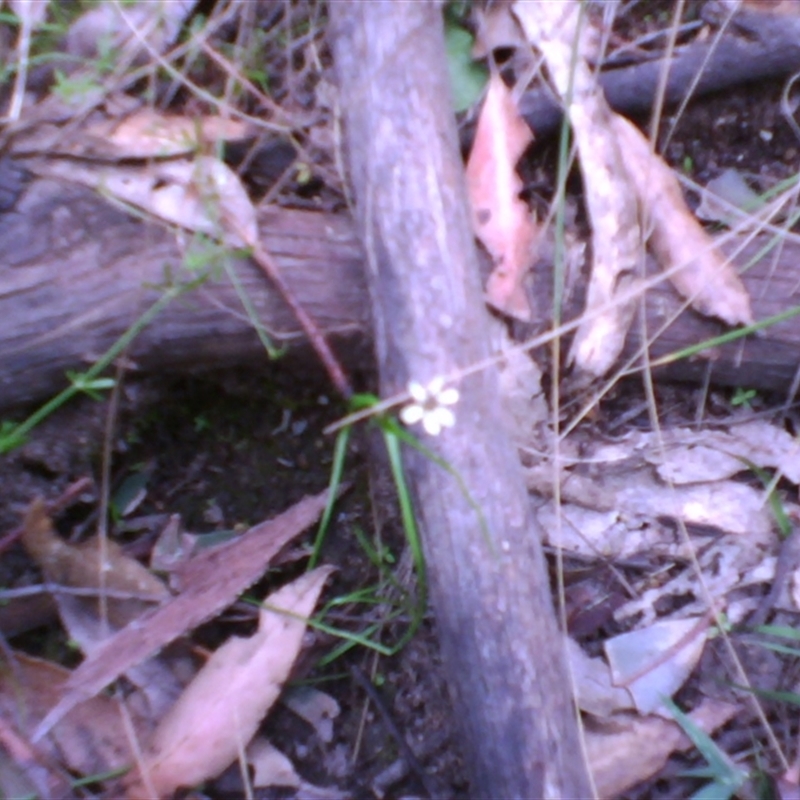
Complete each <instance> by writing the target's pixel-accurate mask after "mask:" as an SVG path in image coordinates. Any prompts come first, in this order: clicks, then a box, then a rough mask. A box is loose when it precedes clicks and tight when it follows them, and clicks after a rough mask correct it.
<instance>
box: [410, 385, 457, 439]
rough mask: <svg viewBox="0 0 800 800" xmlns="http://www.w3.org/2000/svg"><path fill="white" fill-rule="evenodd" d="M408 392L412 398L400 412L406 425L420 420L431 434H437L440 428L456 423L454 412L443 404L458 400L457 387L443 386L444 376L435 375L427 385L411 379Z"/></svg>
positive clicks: (453, 402)
mask: <svg viewBox="0 0 800 800" xmlns="http://www.w3.org/2000/svg"><path fill="white" fill-rule="evenodd" d="M408 393H409V394H410V395H411V397H412V399H413V400H414V402H413V403H410V404H409V405H407V406H405V407H404V408H403V410H402V411H401V412H400V419H401V420H403V422H404V423H405V424H406V425H414V424H415V423H417V422H422V427H423V428H425V430H426V431H427V432H428V433H429V434H430V435H431V436H438V435H439V433H440V432H441V430H442V428H452V427H453V425H455V423H456V417H455V414H453V412H452V411H451V410H450V409H449V408H445V406H452V405H455V404H456V403H457V402H458V397H459V395H458V389H456V388H454V387H452V386H450V387H448V388H447V389H445V388H444V378H442V377H436V378H434V379H433V380H432V381H431V382H430V383H429V384H428V385H427V386H423V385H422V384H421V383H417V382H416V381H411V383H409V384H408Z"/></svg>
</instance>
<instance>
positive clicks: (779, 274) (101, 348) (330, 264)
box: [0, 180, 800, 409]
mask: <svg viewBox="0 0 800 800" xmlns="http://www.w3.org/2000/svg"><path fill="white" fill-rule="evenodd" d="M259 222H260V235H261V238H262V241H263V242H264V246H265V247H266V248H268V249H269V251H270V252H271V253H272V255H273V257H274V259H275V261H276V262H277V264H278V266H279V268H280V271H281V274H282V275H283V276H284V278H285V281H286V283H287V284H288V286H289V287H290V289H291V291H292V292H293V294H294V296H295V297H296V298H297V300H298V302H299V303H300V304H301V305H302V306H303V307H304V308H305V309H306V310H307V311H308V313H309V314H310V315H311V316H312V317H313V318H314V319H315V320H316V321H317V324H318V325H319V327H320V329H321V330H322V331H323V332H324V333H326V335H328V336H329V337H332V338H333V343H334V347H335V349H337V350H338V352H339V355H340V356H341V357H342V358H343V360H344V361H345V362H346V363H347V364H349V365H350V366H361V367H363V366H364V365H365V364H370V363H372V357H371V354H370V347H371V343H370V336H371V333H370V330H371V323H370V318H369V300H368V295H367V290H366V285H365V281H364V273H363V264H362V255H361V248H360V245H359V244H358V242H357V241H356V239H355V233H354V228H353V224H352V222H351V221H350V220H349V219H348V218H347V217H345V216H343V215H329V214H319V213H310V212H301V211H289V210H285V209H268V210H265V211H264V212H262V214H261V216H260V220H259ZM737 242H738V240H734V241H733V242H732V244H731V245H729V246H727V249H728V251H729V252H731V251H732V250H735V247H736V246H737ZM763 245H764V241H763V239H758V240H756V241H754V242H752V243H751V244H749V245H748V246H747V247H746V248H745V249H744V251H743V252H742V253H740V254H738V255H737V256H736V259H735V260H736V263H737V264H739V265H741V266H745V265H747V264H748V262H749V261H750V259H751V258H752V257H753V256H754V255H755V254H756V253H758V251H759V250H761V248H762V247H763ZM0 253H2V254H3V269H0V408H3V409H8V408H10V407H12V406H15V405H19V404H23V403H28V402H33V401H40V400H42V399H44V398H46V397H47V396H49V395H51V394H53V393H55V392H57V391H59V390H60V389H62V388H64V386H65V385H66V383H67V380H66V378H65V372H66V371H67V370H80V369H85V368H87V367H88V366H89V365H90V364H91V363H92V360H93V359H95V358H97V357H98V356H99V355H101V354H103V353H104V352H105V351H106V350H108V348H109V347H111V345H112V344H113V343H114V342H115V341H116V340H117V338H118V337H119V336H120V335H121V334H122V333H123V332H124V331H125V330H126V329H127V328H128V327H129V326H130V325H131V324H133V323H134V322H135V320H136V319H137V318H138V317H139V316H140V315H141V314H142V313H144V311H146V310H147V309H148V308H150V306H151V305H152V303H154V302H155V301H156V300H157V299H158V298H159V297H160V296H161V290H159V289H158V288H156V287H157V286H158V285H159V284H163V282H164V280H165V274H166V273H167V272H169V273H171V274H172V275H173V276H174V277H180V276H181V275H183V276H184V278H185V279H188V278H196V277H197V276H196V274H191V273H188V272H187V271H186V269H185V267H183V266H182V264H183V258H182V255H181V250H180V247H179V245H178V242H177V240H176V237H175V235H174V234H173V233H171V232H170V231H168V230H166V229H165V228H163V227H161V226H159V225H157V224H154V223H148V222H143V221H140V220H137V219H134V218H133V217H131V216H130V215H128V214H126V213H124V212H122V211H120V210H119V209H117V208H115V207H113V206H111V205H110V204H109V203H108V202H107V201H106V200H104V199H103V198H101V197H100V196H98V195H97V194H95V193H94V192H92V191H91V190H89V189H86V188H83V187H80V186H72V185H68V184H65V183H62V182H56V181H50V180H36V181H34V182H32V183H31V184H30V185H29V186H28V187H27V189H26V191H25V193H24V194H23V195H22V197H21V198H20V200H19V202H18V203H17V205H16V207H15V210H13V211H10V212H6V213H3V214H0ZM798 258H800V245H798V244H797V243H796V242H794V241H793V240H788V241H786V242H784V243H783V244H782V245H781V246H780V247H776V248H775V249H774V250H773V251H771V252H770V253H767V254H765V255H764V256H763V257H762V258H761V259H760V260H759V261H758V262H756V263H755V264H754V265H753V266H752V267H750V268H749V269H748V270H747V271H746V272H744V274H743V275H742V278H743V281H744V283H745V285H746V287H747V289H748V291H749V293H750V296H751V298H752V301H753V312H754V316H755V318H756V319H757V320H759V319H765V318H768V317H772V316H774V315H776V314H779V313H781V312H784V311H786V310H787V309H790V308H792V307H793V306H794V305H796V303H795V301H794V300H793V297H794V296H795V293H796V291H797V288H798V278H797V271H796V266H795V265H796V263H797V260H798ZM232 267H233V268H234V269H235V270H236V274H237V275H238V276H239V278H240V281H241V285H242V288H243V290H244V291H245V292H246V293H247V295H248V297H249V298H250V301H251V303H252V305H253V307H254V309H255V311H256V313H257V316H258V318H259V320H260V321H261V323H262V324H263V325H264V326H265V327H266V328H267V329H268V330H269V331H270V332H271V334H272V335H273V336H274V339H275V341H276V343H278V344H286V345H288V346H289V347H290V357H291V353H292V352H294V353H295V354H296V356H297V359H296V361H297V363H303V364H305V363H307V362H308V363H310V362H311V358H310V354H309V353H308V349H307V347H306V346H304V344H303V343H304V336H303V333H302V331H301V330H300V329H299V326H298V325H297V322H296V321H295V319H294V316H293V315H292V313H291V310H290V309H289V308H288V307H287V306H286V305H285V304H284V303H283V301H282V300H281V299H280V298H279V297H278V295H277V293H276V292H275V291H274V289H273V288H272V287H271V286H270V285H269V283H268V282H267V281H265V280H264V276H263V274H261V272H260V271H259V269H258V268H257V267H255V266H254V265H253V264H250V263H248V262H246V261H244V260H233V262H232ZM656 272H657V270H656V268H655V266H653V265H652V264H651V273H652V274H656ZM533 282H534V284H535V285H536V286H537V287H540V288H541V287H548V286H551V285H552V277H551V274H550V267H549V265H547V264H544V263H543V264H539V265H538V266H537V267H536V274H535V276H534V281H533ZM536 300H537V302H536V306H537V307H538V308H544V309H547V308H548V307H551V306H552V303H551V301H550V299H548V298H547V297H543V296H541V297H537V298H536ZM582 303H583V298H581V297H575V298H573V300H572V303H571V305H570V306H568V307H567V308H566V309H565V312H564V319H567V320H569V319H572V318H574V317H575V316H577V315H578V314H579V313H580V311H581V309H582ZM680 307H681V303H680V301H679V300H678V298H677V295H676V294H675V292H674V290H673V289H672V288H671V287H670V286H668V285H667V284H666V283H663V284H660V285H658V286H656V287H654V288H653V289H651V290H650V291H649V292H648V298H647V304H646V311H647V330H648V331H650V332H651V334H653V333H655V332H656V331H659V330H660V329H661V328H662V327H663V325H664V323H665V322H666V321H667V320H670V319H673V318H674V321H673V322H672V323H671V324H670V325H669V326H668V327H667V328H666V330H663V331H661V332H660V333H659V335H658V337H657V338H656V339H655V341H654V342H653V343H652V345H651V347H650V356H651V358H652V359H658V358H661V357H663V356H665V355H666V354H669V353H672V352H676V351H679V350H681V349H683V348H685V347H688V346H691V345H694V344H697V343H698V342H702V341H704V340H707V339H709V338H711V337H714V336H718V335H720V334H722V333H724V332H725V331H726V330H727V329H726V328H725V326H723V325H721V324H719V323H717V322H715V321H713V320H708V319H704V318H702V317H700V316H699V315H698V314H695V313H694V312H691V311H685V312H684V313H679V311H680ZM640 347H641V330H640V326H638V325H634V326H633V330H632V332H631V333H630V334H629V336H628V339H627V342H626V346H625V350H624V352H623V359H628V358H630V357H631V356H632V355H633V354H634V353H636V352H637V351H638V350H639V349H640ZM798 353H800V318H798V317H794V318H791V319H787V320H786V321H784V322H781V323H780V324H778V325H776V326H774V327H770V328H769V329H767V330H765V331H762V332H761V333H760V334H759V336H758V337H753V336H750V337H747V339H745V340H740V341H739V342H735V343H731V344H728V345H723V346H720V347H716V348H714V350H713V351H712V352H711V353H710V354H707V355H710V356H711V357H712V358H711V360H709V359H708V358H694V359H692V360H681V361H677V362H674V363H671V364H668V365H665V366H663V367H660V368H659V369H658V370H657V373H656V374H657V375H658V376H660V377H662V378H669V379H675V380H681V381H688V382H693V383H698V382H702V381H704V380H705V379H706V376H707V373H708V372H709V371H710V379H711V380H712V382H714V383H717V384H725V385H732V386H745V387H749V388H754V389H761V390H776V391H786V390H787V388H788V387H790V385H791V384H792V382H793V380H794V378H795V374H796V372H797V369H798V362H800V357H798ZM306 356H308V357H306ZM128 357H129V358H130V359H131V360H133V361H134V362H135V364H137V365H138V366H139V367H140V368H141V369H142V370H145V371H149V372H157V373H171V372H176V371H177V372H184V373H185V372H193V371H198V370H206V369H210V368H214V367H221V366H230V365H237V364H255V365H257V364H261V365H263V366H266V365H268V363H269V359H268V357H267V355H266V353H265V351H264V348H263V346H262V344H261V343H260V341H259V339H258V336H257V335H256V333H255V331H254V330H253V327H252V324H251V323H250V321H249V320H248V318H247V315H246V314H245V312H244V310H243V308H242V305H241V301H240V300H239V298H238V297H237V295H236V292H235V290H234V289H233V287H232V286H231V285H230V282H229V281H228V280H227V278H224V277H222V278H212V279H209V280H208V281H207V282H206V283H204V284H203V285H202V286H200V287H199V288H198V289H196V290H193V291H191V292H190V293H187V294H186V295H184V296H182V297H181V298H179V299H178V300H177V301H175V302H173V303H172V304H171V305H170V306H168V307H167V308H166V309H165V310H164V311H163V312H162V313H161V314H160V315H159V316H158V317H156V319H155V320H154V321H153V323H152V324H151V325H149V326H148V327H147V328H145V330H144V331H143V332H142V333H141V335H140V336H139V337H138V338H137V339H136V340H135V342H134V344H133V346H132V347H131V349H130V351H129V353H128Z"/></svg>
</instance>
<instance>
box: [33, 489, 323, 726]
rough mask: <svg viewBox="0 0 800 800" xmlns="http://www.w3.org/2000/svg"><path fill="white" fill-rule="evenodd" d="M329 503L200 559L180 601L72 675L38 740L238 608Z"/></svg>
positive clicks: (312, 503)
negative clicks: (85, 703)
mask: <svg viewBox="0 0 800 800" xmlns="http://www.w3.org/2000/svg"><path fill="white" fill-rule="evenodd" d="M327 498H328V492H327V491H325V492H322V493H321V494H318V495H315V496H312V497H306V498H304V499H303V500H301V501H300V502H299V503H296V504H295V505H294V506H292V507H291V508H290V509H288V510H287V511H284V512H283V513H282V514H280V515H279V516H277V517H275V518H274V519H271V520H268V521H267V522H262V523H261V524H259V525H256V526H255V527H253V528H251V529H250V530H249V531H248V532H247V533H246V534H244V535H243V536H242V537H240V538H239V539H237V540H234V541H231V542H228V543H226V544H223V545H221V546H219V547H216V548H213V549H210V550H208V551H204V552H202V553H200V554H199V555H197V556H195V557H194V558H193V559H192V560H191V561H190V562H189V565H188V567H187V569H186V570H185V572H184V576H185V583H184V584H183V586H182V588H181V593H180V594H179V595H177V596H175V597H174V598H173V599H171V600H168V601H167V602H166V603H165V604H163V605H161V606H159V607H158V608H156V609H154V610H153V611H150V612H147V613H145V614H144V615H142V616H141V617H139V618H137V619H135V620H134V621H133V622H131V623H130V624H129V625H127V626H126V627H124V628H122V629H121V630H120V631H119V632H117V633H116V634H114V635H113V636H111V638H109V639H107V640H106V641H105V642H104V643H103V645H101V646H100V647H99V648H98V649H96V650H95V651H94V652H93V653H92V654H91V655H90V656H89V657H87V659H86V660H85V661H84V662H83V663H82V664H81V665H80V666H79V667H78V668H77V669H76V670H75V671H74V672H73V673H72V676H71V677H70V679H69V681H68V682H67V684H66V686H65V688H64V692H63V696H62V697H61V698H60V699H59V702H58V703H57V704H56V705H55V706H54V707H53V708H52V709H51V710H50V712H49V713H48V714H47V715H46V717H45V718H44V719H43V720H42V721H41V723H40V724H39V725H38V727H37V729H36V734H35V738H36V739H39V738H41V737H42V736H43V735H45V733H46V732H47V731H48V730H50V728H51V727H52V726H53V725H54V724H55V723H56V722H57V721H58V720H59V719H60V718H62V717H63V716H64V714H65V713H67V711H69V710H70V709H71V708H72V707H74V706H75V704H76V703H78V702H80V701H82V700H85V699H87V698H89V697H93V696H94V695H96V694H97V693H98V692H99V691H101V690H102V689H104V688H105V687H106V686H108V684H110V683H111V682H112V681H113V680H115V679H116V678H118V677H119V676H120V675H122V674H123V673H124V672H125V671H126V670H127V669H129V668H130V667H132V666H135V665H136V664H138V663H140V662H141V661H143V660H144V659H146V658H148V657H149V656H151V655H153V654H154V653H155V652H157V651H158V650H159V649H161V648H162V647H164V646H165V645H167V644H169V643H170V642H172V641H174V640H175V639H176V638H177V637H178V636H181V635H182V634H184V633H186V632H187V631H190V630H192V629H193V628H195V627H197V626H198V625H200V624H202V623H203V622H205V621H206V620H209V619H211V618H212V617H213V616H214V615H215V614H217V613H218V612H219V611H221V610H222V609H223V608H225V607H226V606H228V605H230V604H231V603H233V602H234V600H236V598H237V597H238V596H239V595H240V594H241V593H242V592H243V591H245V590H246V589H248V588H249V587H250V586H252V585H253V584H254V583H255V582H256V581H257V580H258V579H259V578H260V577H261V576H262V575H263V574H264V571H265V570H266V568H267V566H268V565H269V563H270V561H271V560H272V559H273V558H274V557H275V556H276V555H277V554H278V553H279V552H280V550H281V549H282V548H283V547H284V546H285V545H287V544H288V543H289V542H290V541H292V539H294V538H295V537H297V536H298V535H299V534H300V533H302V532H303V531H304V530H305V529H306V528H308V527H309V526H310V525H312V524H313V523H314V522H315V521H316V520H317V519H318V518H319V515H320V514H321V513H322V511H323V509H324V508H325V505H326V503H327Z"/></svg>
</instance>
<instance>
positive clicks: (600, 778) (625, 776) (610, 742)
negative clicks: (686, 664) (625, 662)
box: [586, 700, 739, 798]
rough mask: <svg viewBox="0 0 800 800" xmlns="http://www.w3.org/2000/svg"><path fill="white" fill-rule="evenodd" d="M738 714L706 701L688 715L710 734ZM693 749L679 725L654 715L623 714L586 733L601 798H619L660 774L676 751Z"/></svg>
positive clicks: (728, 705)
mask: <svg viewBox="0 0 800 800" xmlns="http://www.w3.org/2000/svg"><path fill="white" fill-rule="evenodd" d="M738 711H739V709H738V708H737V706H735V705H732V704H731V703H724V702H722V701H718V700H705V701H704V702H703V703H702V704H701V705H700V706H699V707H698V708H696V709H695V710H694V711H692V712H691V714H689V716H690V717H691V719H692V721H693V722H694V723H695V724H696V725H697V726H698V727H700V728H701V729H702V730H703V731H705V732H706V733H708V734H711V733H713V732H714V731H715V730H716V729H717V728H719V727H721V726H722V725H724V724H725V723H726V722H727V721H728V720H730V719H731V718H732V717H734V716H735V715H736V714H737V713H738ZM692 746H693V745H692V742H691V740H690V739H689V737H688V736H686V734H685V733H684V732H683V731H682V730H681V728H680V726H679V725H678V723H677V722H673V721H671V720H666V719H662V718H661V717H655V716H649V717H640V716H634V715H629V714H621V715H619V716H617V717H615V718H614V719H613V720H612V721H611V722H609V723H606V724H603V725H602V726H601V727H600V728H599V730H587V731H586V755H587V758H588V761H589V769H590V770H591V772H592V777H593V778H594V782H595V786H596V787H597V794H598V796H599V797H601V798H606V797H608V798H613V797H618V796H619V795H620V794H622V793H623V792H624V791H625V790H626V789H629V788H630V787H632V786H635V785H636V784H637V783H641V782H642V781H643V780H646V779H647V778H649V777H650V776H652V775H654V774H655V773H656V772H658V771H659V770H660V769H661V768H662V767H663V766H664V764H665V763H666V761H667V759H668V758H669V757H670V755H671V754H672V753H673V752H674V751H676V750H687V749H688V748H689V747H692ZM634 753H635V757H632V754H634Z"/></svg>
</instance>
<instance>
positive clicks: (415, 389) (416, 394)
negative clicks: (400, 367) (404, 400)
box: [408, 381, 428, 403]
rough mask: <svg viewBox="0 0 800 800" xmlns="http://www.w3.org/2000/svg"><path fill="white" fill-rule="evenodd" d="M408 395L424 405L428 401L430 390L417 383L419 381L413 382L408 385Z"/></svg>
mask: <svg viewBox="0 0 800 800" xmlns="http://www.w3.org/2000/svg"><path fill="white" fill-rule="evenodd" d="M408 393H409V394H410V395H411V397H413V398H414V400H416V401H417V402H418V403H424V402H425V401H426V400H427V399H428V390H427V389H426V388H425V387H424V386H423V385H422V384H421V383H417V381H411V382H410V383H409V384H408Z"/></svg>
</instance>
